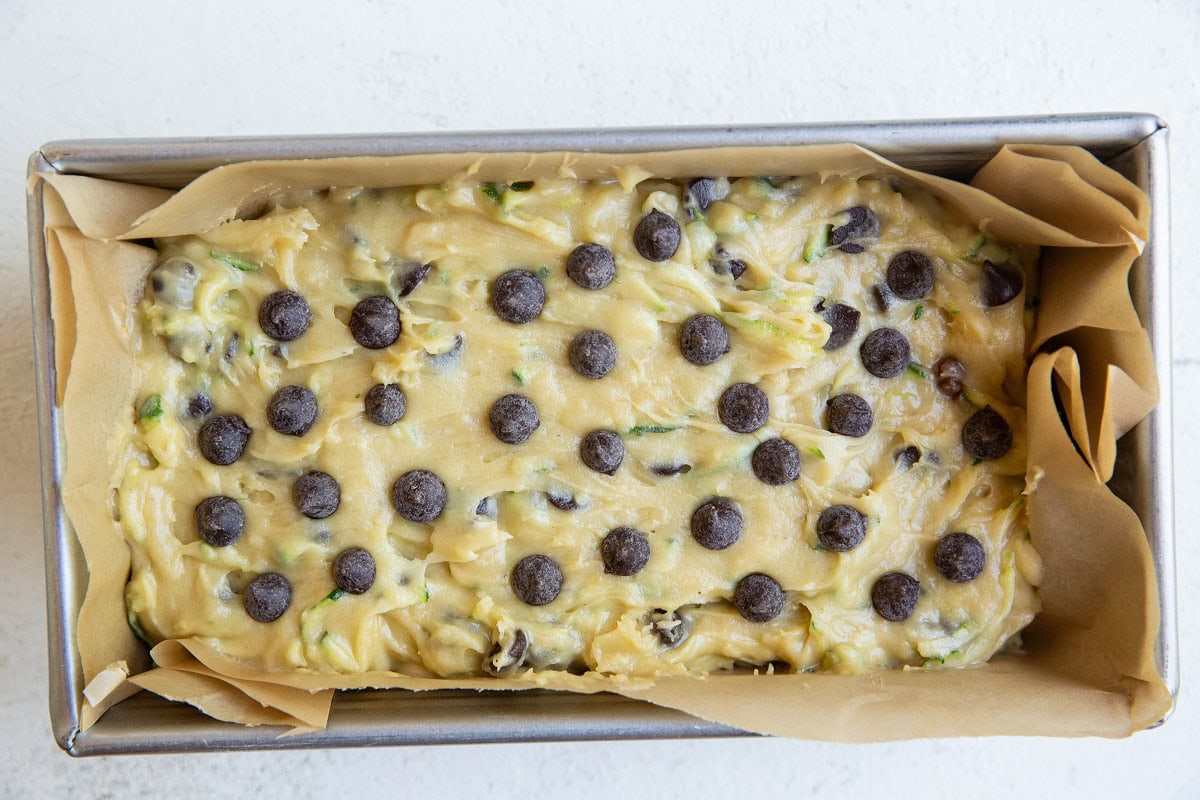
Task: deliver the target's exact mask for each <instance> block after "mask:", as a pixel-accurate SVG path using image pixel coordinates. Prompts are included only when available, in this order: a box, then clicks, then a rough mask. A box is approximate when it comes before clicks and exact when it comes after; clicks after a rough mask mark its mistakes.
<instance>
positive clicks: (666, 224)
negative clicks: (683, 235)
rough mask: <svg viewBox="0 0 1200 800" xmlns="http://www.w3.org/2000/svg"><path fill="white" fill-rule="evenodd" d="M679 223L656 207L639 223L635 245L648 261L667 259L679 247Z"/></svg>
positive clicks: (634, 235) (634, 233)
mask: <svg viewBox="0 0 1200 800" xmlns="http://www.w3.org/2000/svg"><path fill="white" fill-rule="evenodd" d="M679 238H680V231H679V223H678V222H676V221H675V220H674V219H673V218H672V217H669V216H667V215H666V214H664V213H663V212H661V211H659V210H657V209H655V210H654V211H651V212H650V213H649V214H647V215H646V216H644V217H642V221H641V222H639V223H638V224H637V227H636V228H635V229H634V231H633V246H634V247H635V248H637V251H638V254H639V255H641V257H642V258H644V259H646V260H647V261H666V260H668V259H669V258H671V256H673V255H675V251H676V250H678V249H679Z"/></svg>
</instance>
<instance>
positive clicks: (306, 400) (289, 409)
mask: <svg viewBox="0 0 1200 800" xmlns="http://www.w3.org/2000/svg"><path fill="white" fill-rule="evenodd" d="M316 419H317V396H316V395H315V394H313V393H312V392H311V391H310V390H309V389H308V388H307V387H305V386H297V385H295V384H293V385H291V386H282V387H280V388H279V389H278V390H277V391H276V392H275V394H273V395H271V399H270V400H269V401H268V402H267V422H269V423H270V424H271V427H272V428H274V429H275V430H277V431H278V432H279V433H282V434H284V435H286V436H303V435H304V434H306V433H308V431H309V429H310V428H311V427H312V426H313V423H314V422H315V421H316Z"/></svg>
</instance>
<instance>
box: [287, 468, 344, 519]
mask: <svg viewBox="0 0 1200 800" xmlns="http://www.w3.org/2000/svg"><path fill="white" fill-rule="evenodd" d="M292 502H294V503H295V504H296V509H297V510H298V511H299V512H300V513H301V514H303V515H304V516H306V517H308V518H309V519H325V518H326V517H328V516H330V515H331V514H333V512H335V511H337V510H338V505H339V504H340V503H341V502H342V489H341V487H340V486H338V482H337V480H335V479H334V477H333V476H332V475H330V474H329V473H327V472H320V471H319V470H312V471H311V472H306V473H304V474H303V475H301V476H300V477H299V478H296V482H295V483H293V484H292Z"/></svg>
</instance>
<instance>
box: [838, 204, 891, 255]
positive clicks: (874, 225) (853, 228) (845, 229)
mask: <svg viewBox="0 0 1200 800" xmlns="http://www.w3.org/2000/svg"><path fill="white" fill-rule="evenodd" d="M843 213H845V214H849V215H850V221H849V222H847V223H846V224H845V225H839V226H838V227H836V228H834V229H833V231H832V233H830V235H829V244H830V245H831V246H832V247H838V246H839V245H840V246H841V247H842V250H843V251H845V252H847V253H861V252H862V251H863V249H864V248H863V246H862V245H859V244H847V243H849V242H851V240H853V239H874V238H876V237H877V236H879V217H877V216H875V212H873V211H871V209H869V208H867V207H865V206H854V207H853V208H848V209H846V210H845V212H843Z"/></svg>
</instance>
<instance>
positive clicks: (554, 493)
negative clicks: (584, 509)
mask: <svg viewBox="0 0 1200 800" xmlns="http://www.w3.org/2000/svg"><path fill="white" fill-rule="evenodd" d="M546 501H547V502H549V503H550V505H552V506H554V507H555V508H557V509H558V510H559V511H575V510H576V509H578V508H579V501H578V500H576V499H575V495H573V494H571V493H570V492H565V491H563V490H562V489H551V490H550V491H548V492H546Z"/></svg>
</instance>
